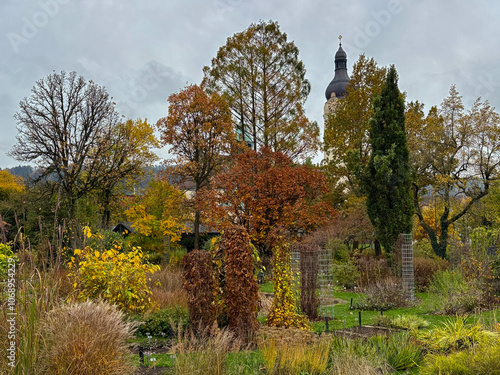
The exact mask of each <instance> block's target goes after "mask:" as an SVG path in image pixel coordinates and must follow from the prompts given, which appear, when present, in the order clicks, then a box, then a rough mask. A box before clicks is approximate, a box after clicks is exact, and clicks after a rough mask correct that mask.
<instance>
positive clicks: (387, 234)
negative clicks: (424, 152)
mask: <svg viewBox="0 0 500 375" xmlns="http://www.w3.org/2000/svg"><path fill="white" fill-rule="evenodd" d="M373 109H374V113H373V116H372V118H371V120H370V143H371V148H372V152H371V156H370V160H369V162H368V165H367V167H366V169H365V173H364V176H363V179H362V185H363V188H364V191H365V193H366V195H367V201H366V204H367V211H368V215H369V217H370V220H371V222H372V224H373V226H374V227H375V232H376V233H375V235H376V238H377V239H378V240H379V241H380V243H381V244H382V246H383V247H384V248H385V250H386V253H387V254H388V255H389V259H391V256H390V254H392V252H393V250H394V244H395V242H396V240H397V238H398V236H399V234H400V233H410V232H411V230H412V216H413V212H414V211H413V203H412V196H411V190H410V189H411V182H412V180H411V169H410V163H409V151H408V145H407V140H406V132H405V114H404V110H405V104H404V100H403V96H402V94H401V92H400V91H399V89H398V74H397V72H396V68H395V67H394V65H392V66H391V67H390V69H389V71H388V72H387V76H386V80H385V83H384V85H383V86H382V91H381V94H380V95H379V96H378V97H376V98H375V100H374V102H373Z"/></svg>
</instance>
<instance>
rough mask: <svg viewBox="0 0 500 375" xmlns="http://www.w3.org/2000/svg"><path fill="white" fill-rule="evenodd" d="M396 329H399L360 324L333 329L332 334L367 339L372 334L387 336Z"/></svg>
mask: <svg viewBox="0 0 500 375" xmlns="http://www.w3.org/2000/svg"><path fill="white" fill-rule="evenodd" d="M397 331H399V330H397V329H394V328H387V327H376V326H361V327H353V328H347V329H337V330H335V331H333V335H335V336H340V337H342V338H348V339H358V338H361V339H368V338H370V337H372V336H378V335H384V336H386V337H389V335H391V334H392V333H394V332H397Z"/></svg>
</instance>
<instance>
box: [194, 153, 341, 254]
mask: <svg viewBox="0 0 500 375" xmlns="http://www.w3.org/2000/svg"><path fill="white" fill-rule="evenodd" d="M234 159H235V160H234V161H235V163H234V165H233V166H232V167H231V168H230V169H228V170H226V171H224V172H222V173H220V174H218V175H217V176H216V177H215V178H214V179H213V181H212V184H211V188H210V189H203V191H202V192H200V194H199V196H198V204H199V205H200V208H202V209H203V211H204V212H206V214H207V216H208V218H209V220H211V222H212V223H214V224H219V225H221V226H222V227H223V228H224V227H231V226H233V225H234V224H237V225H242V226H244V227H245V228H246V229H247V231H248V233H249V235H250V238H251V240H252V243H253V244H254V245H255V246H256V247H258V248H259V250H260V251H261V252H268V253H269V250H270V248H269V243H268V235H269V233H270V232H271V230H272V229H273V228H275V227H276V226H282V227H284V228H286V229H288V230H290V231H291V232H292V234H293V235H294V236H296V235H298V234H299V233H302V232H307V231H310V230H313V229H314V228H316V227H318V226H319V225H321V224H324V223H325V222H327V221H328V220H329V219H330V218H331V217H332V215H333V208H332V207H331V206H330V205H329V204H328V203H326V202H325V201H323V199H322V198H323V195H324V194H325V193H326V192H327V185H326V182H325V178H324V176H323V174H322V173H321V172H320V171H319V170H317V169H315V168H313V167H310V166H307V165H296V164H293V163H292V161H291V159H290V157H288V156H286V155H284V154H282V153H281V152H273V151H271V150H270V149H268V148H264V149H262V150H261V151H259V152H256V151H253V150H249V151H247V152H246V153H243V154H239V155H236V156H235V158H234Z"/></svg>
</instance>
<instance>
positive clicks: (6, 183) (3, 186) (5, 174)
mask: <svg viewBox="0 0 500 375" xmlns="http://www.w3.org/2000/svg"><path fill="white" fill-rule="evenodd" d="M22 192H24V180H23V178H22V177H20V176H14V175H12V174H10V173H9V171H7V170H0V200H4V199H7V198H8V197H9V196H11V195H12V194H20V193H22Z"/></svg>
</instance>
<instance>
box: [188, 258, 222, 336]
mask: <svg viewBox="0 0 500 375" xmlns="http://www.w3.org/2000/svg"><path fill="white" fill-rule="evenodd" d="M184 290H185V291H186V294H187V303H188V310H189V321H190V322H191V324H192V325H193V326H194V327H195V328H196V329H202V328H203V327H211V326H212V325H213V323H214V322H215V319H216V306H215V296H216V293H217V290H216V282H215V277H214V269H213V264H212V256H211V255H210V253H208V252H206V251H200V250H195V251H192V252H190V253H188V254H187V255H186V256H185V257H184Z"/></svg>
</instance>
